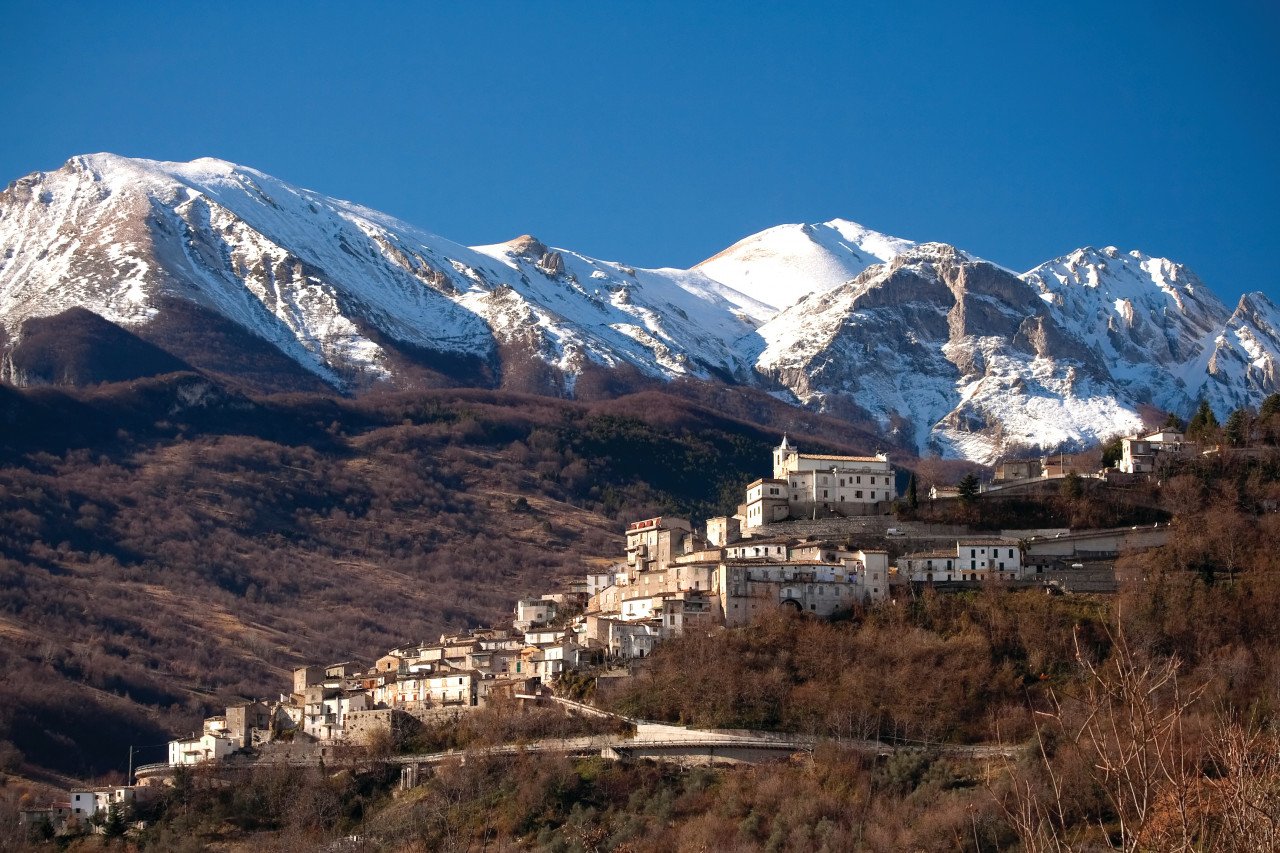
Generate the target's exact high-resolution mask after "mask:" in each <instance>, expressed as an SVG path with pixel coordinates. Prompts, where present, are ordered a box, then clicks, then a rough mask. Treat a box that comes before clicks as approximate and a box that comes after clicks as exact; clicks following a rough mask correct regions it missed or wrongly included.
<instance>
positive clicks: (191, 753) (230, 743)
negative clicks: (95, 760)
mask: <svg viewBox="0 0 1280 853" xmlns="http://www.w3.org/2000/svg"><path fill="white" fill-rule="evenodd" d="M236 749H237V744H236V742H235V740H234V739H232V738H230V737H223V736H220V735H216V734H212V733H210V732H205V733H204V734H202V735H201V736H200V737H198V738H190V739H186V740H171V741H169V764H170V765H172V766H174V767H177V766H179V765H192V764H204V763H205V762H207V761H221V760H222V759H224V758H226V757H227V756H228V755H230V754H231V753H233V752H235V751H236ZM74 805H75V804H74V803H73V804H72V807H73V808H74Z"/></svg>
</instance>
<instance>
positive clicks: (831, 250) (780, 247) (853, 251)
mask: <svg viewBox="0 0 1280 853" xmlns="http://www.w3.org/2000/svg"><path fill="white" fill-rule="evenodd" d="M914 245H915V244H914V243H912V242H911V241H909V240H903V239H900V238H898V237H890V236H888V235H885V234H881V233H880V232H878V231H872V230H871V229H869V228H865V227H863V226H861V225H859V224H858V223H856V222H851V221H849V220H847V219H833V220H831V221H830V222H822V223H817V224H810V225H805V224H791V225H778V226H775V227H773V228H768V229H766V230H764V231H761V232H759V233H758V234H753V235H751V236H750V237H746V238H744V239H742V240H739V241H738V242H737V243H734V244H733V245H732V246H730V247H729V248H727V249H725V250H724V251H722V252H719V253H718V254H715V255H713V256H712V257H710V258H708V259H707V260H705V261H703V262H702V263H700V264H697V265H696V266H695V267H694V269H695V270H697V271H698V272H701V273H703V274H704V275H706V276H708V277H710V278H712V279H715V280H716V281H719V282H721V283H722V284H725V285H727V286H729V287H732V288H734V289H735V290H737V291H739V292H741V293H745V294H746V295H747V296H750V297H751V298H753V299H755V300H757V301H759V302H763V303H765V304H766V305H770V306H773V308H775V309H776V310H781V309H783V308H787V307H788V306H790V305H794V304H795V303H796V302H798V301H800V300H801V299H802V298H804V297H805V296H808V295H809V294H811V293H822V292H825V291H827V290H830V289H832V288H834V287H837V286H838V285H841V284H843V283H844V282H846V281H849V280H850V279H852V278H855V277H857V276H858V275H859V274H860V273H862V272H863V270H865V269H866V268H867V267H869V266H872V265H873V264H877V263H882V262H885V261H889V260H891V259H893V258H894V257H895V256H897V255H898V254H901V253H902V252H904V251H906V250H907V249H909V248H911V247H912V246H914Z"/></svg>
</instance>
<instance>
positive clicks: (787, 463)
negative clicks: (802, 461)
mask: <svg viewBox="0 0 1280 853" xmlns="http://www.w3.org/2000/svg"><path fill="white" fill-rule="evenodd" d="M799 455H800V451H799V450H797V449H796V448H794V447H792V446H791V443H790V442H789V441H787V434H786V433H785V432H784V433H783V434H782V444H779V445H778V446H777V447H775V448H774V449H773V478H774V479H775V480H783V479H786V476H787V472H788V471H794V470H796V460H797V458H798V457H799Z"/></svg>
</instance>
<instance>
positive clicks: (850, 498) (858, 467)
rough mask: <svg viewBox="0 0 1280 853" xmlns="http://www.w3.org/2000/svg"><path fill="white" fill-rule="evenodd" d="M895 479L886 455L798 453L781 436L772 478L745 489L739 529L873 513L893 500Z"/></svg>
mask: <svg viewBox="0 0 1280 853" xmlns="http://www.w3.org/2000/svg"><path fill="white" fill-rule="evenodd" d="M896 476H897V475H896V472H895V470H894V468H893V465H892V464H890V462H889V457H888V456H887V455H886V454H883V453H877V454H876V455H874V456H838V455H833V454H825V453H801V452H800V450H799V448H797V447H794V446H793V445H792V444H791V442H790V441H789V440H788V439H787V437H786V436H785V435H784V436H783V437H782V443H781V444H779V445H778V446H777V447H776V448H774V450H773V476H772V477H769V478H762V479H760V480H756V481H755V482H754V483H751V484H750V485H748V486H747V491H746V502H745V503H744V504H743V505H742V507H741V509H740V511H739V512H740V515H741V517H742V529H743V530H744V532H745V531H750V530H753V529H755V528H758V527H760V526H762V525H765V524H772V523H774V522H778V521H782V520H784V519H787V518H808V517H810V516H813V515H817V514H819V513H821V514H837V515H867V514H871V513H874V512H876V511H877V507H878V506H879V505H882V504H884V503H885V502H888V501H893V500H896V499H897V497H898V489H897V484H896Z"/></svg>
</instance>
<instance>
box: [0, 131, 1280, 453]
mask: <svg viewBox="0 0 1280 853" xmlns="http://www.w3.org/2000/svg"><path fill="white" fill-rule="evenodd" d="M70 309H85V310H87V311H89V312H92V313H93V314H95V315H97V316H98V317H100V318H102V319H103V320H105V321H109V322H110V323H111V324H115V325H116V326H118V327H120V328H122V329H124V330H126V332H127V334H125V335H116V334H114V333H112V332H111V331H110V329H106V328H104V327H102V325H101V324H95V323H93V322H91V321H89V320H88V319H87V318H85V317H84V316H83V315H80V314H74V313H67V312H68V311H69V310H70ZM42 318H49V319H48V322H44V323H43V325H41V324H39V323H38V324H37V325H35V326H32V325H30V322H29V321H32V320H41V319H42ZM68 318H70V319H68ZM32 330H38V332H39V336H40V337H39V340H38V341H37V340H35V339H33V331H32ZM85 330H89V331H85ZM77 335H80V336H86V335H87V336H88V337H89V338H91V340H89V341H88V343H82V345H80V346H78V347H70V348H67V347H63V346H61V341H62V339H63V338H64V337H66V336H72V337H74V336H77ZM135 339H140V340H141V341H142V342H147V343H149V344H151V345H153V348H151V349H148V348H147V347H144V346H142V345H141V344H139V343H130V344H129V346H128V347H127V348H125V349H127V350H128V351H129V352H138V353H146V359H144V360H145V361H146V363H147V365H148V366H147V367H146V368H145V369H146V370H151V371H155V370H159V369H160V368H161V367H162V366H164V365H169V364H178V363H182V364H185V365H191V366H194V367H196V368H200V369H205V370H211V371H215V372H218V373H222V374H232V375H236V376H238V377H240V378H241V379H242V380H244V381H245V382H246V383H248V384H250V385H252V386H254V387H259V388H265V389H271V390H275V389H279V388H311V389H314V388H324V387H328V388H332V389H335V390H342V391H358V390H360V389H362V388H366V387H372V386H379V385H385V384H392V385H399V386H409V387H411V386H420V385H424V384H441V383H453V384H481V385H503V386H505V387H510V388H516V389H520V390H532V391H538V392H540V393H551V394H573V393H574V391H575V384H576V382H577V380H578V377H580V376H582V375H584V374H585V373H592V375H596V374H598V372H599V371H600V370H605V371H609V370H617V371H619V372H620V373H628V374H629V375H638V376H648V377H654V378H661V379H672V378H678V377H693V378H700V379H706V380H715V381H721V382H725V383H728V384H748V385H757V386H761V387H765V388H768V389H770V390H772V391H773V392H774V393H775V394H777V395H778V396H781V397H784V398H787V399H791V400H794V401H795V402H797V403H798V404H801V405H805V406H808V407H812V408H815V409H819V410H822V411H826V412H829V413H833V414H838V415H844V416H849V417H856V418H859V419H863V418H866V417H868V416H870V417H872V418H874V419H875V420H876V421H878V422H879V423H880V425H881V427H882V428H883V429H884V430H885V431H886V433H888V434H889V436H891V440H892V441H894V442H895V443H901V444H902V445H904V446H910V447H915V448H917V449H920V450H926V449H931V450H935V451H937V452H940V453H942V454H945V455H949V456H963V457H966V458H970V459H977V460H989V459H992V458H993V457H995V456H996V455H999V454H1000V453H1003V452H1006V451H1008V450H1010V449H1015V448H1032V447H1042V448H1056V447H1059V446H1064V445H1065V446H1071V445H1083V444H1087V443H1089V442H1092V441H1096V440H1098V439H1100V438H1105V437H1107V436H1109V435H1113V434H1115V433H1118V432H1122V431H1128V430H1132V429H1137V428H1138V427H1139V426H1140V418H1139V416H1138V414H1137V413H1138V411H1139V408H1140V407H1142V406H1147V405H1150V406H1155V407H1158V408H1162V409H1166V410H1172V411H1176V412H1181V413H1185V412H1187V411H1189V410H1190V409H1191V408H1192V407H1193V406H1194V405H1195V403H1196V402H1197V401H1198V400H1199V399H1200V398H1201V397H1204V398H1206V399H1208V400H1209V401H1210V402H1211V403H1212V404H1213V406H1214V407H1215V409H1216V410H1217V411H1218V413H1219V415H1220V416H1222V417H1225V416H1226V414H1227V412H1228V411H1229V410H1230V409H1232V408H1235V407H1237V406H1240V405H1245V404H1253V405H1256V404H1257V403H1258V402H1260V400H1261V399H1262V398H1263V397H1264V396H1265V395H1267V394H1270V393H1273V392H1274V391H1276V390H1277V389H1278V384H1280V369H1278V364H1280V309H1277V308H1276V306H1275V305H1273V304H1272V303H1271V302H1270V301H1269V300H1268V299H1267V298H1266V297H1265V296H1263V295H1262V294H1258V293H1254V294H1248V295H1246V296H1244V297H1243V298H1241V300H1240V302H1239V304H1238V305H1237V307H1236V309H1235V311H1234V312H1232V311H1229V310H1228V309H1227V308H1226V306H1224V305H1223V304H1222V303H1221V302H1220V301H1219V300H1218V298H1217V297H1216V296H1214V294H1213V293H1212V292H1210V291H1209V289H1208V288H1207V287H1206V286H1205V285H1204V283H1203V282H1201V281H1200V279H1199V278H1197V277H1196V276H1195V275H1194V274H1193V273H1192V272H1191V271H1189V270H1187V269H1186V268H1185V267H1183V266H1181V265H1179V264H1176V263H1174V262H1172V261H1169V260H1166V259H1162V258H1152V257H1149V256H1147V255H1144V254H1142V253H1140V252H1130V253H1121V252H1119V251H1118V250H1116V249H1114V248H1110V247H1108V248H1105V249H1101V250H1096V249H1090V248H1085V249H1080V250H1077V251H1075V252H1072V253H1070V254H1068V255H1065V256H1063V257H1061V258H1057V259H1055V260H1052V261H1049V262H1046V263H1044V264H1042V265H1040V266H1038V267H1036V268H1035V269H1033V270H1031V271H1029V272H1027V273H1025V274H1023V275H1016V274H1014V273H1012V272H1010V271H1008V270H1006V269H1004V268H1002V267H1000V266H997V265H995V264H992V263H989V262H986V261H983V260H981V259H977V258H974V257H971V256H969V255H967V254H965V253H964V252H962V251H960V250H958V249H956V248H954V247H952V246H948V245H945V244H941V243H922V244H917V243H913V242H911V241H907V240H902V239H899V238H894V237H889V236H887V235H884V234H880V233H878V232H874V231H871V230H869V229H866V228H863V227H862V226H860V225H857V224H856V223H852V222H849V221H847V220H839V219H837V220H832V221H830V222H826V223H820V224H816V225H784V226H778V227H777V228H771V229H769V230H767V231H764V232H761V233H760V234H757V235H754V236H752V237H748V238H746V239H744V240H742V241H740V242H739V243H737V244H735V245H734V246H731V247H729V248H728V249H726V250H724V251H723V252H721V253H719V254H717V255H715V256H713V257H712V258H710V259H708V260H707V261H705V262H703V263H702V264H699V265H698V266H696V267H695V268H693V269H690V270H680V269H648V270H647V269H637V268H635V267H631V266H627V265H624V264H620V263H615V262H608V261H600V260H597V259H593V258H589V257H586V256H585V255H581V254H578V253H575V252H572V251H569V250H567V249H563V248H555V247H550V246H547V245H545V244H544V243H542V242H541V241H539V240H537V239H536V238H534V237H532V236H529V235H526V236H523V237H519V238H517V239H515V240H512V241H510V242H508V243H499V244H495V245H490V246H479V247H473V248H467V247H465V246H461V245H458V244H456V243H453V242H451V241H449V240H446V239H444V238H441V237H438V236H436V235H433V234H429V233H427V232H424V231H422V230H420V229H417V228H414V227H412V226H410V225H407V224H405V223H403V222H400V221H398V220H396V219H394V218H392V217H389V216H386V215H384V214H380V213H378V212H376V211H372V210H369V209H367V208H363V207H360V206H358V205H354V204H351V203H349V202H344V201H338V200H335V199H331V198H327V197H325V196H322V195H320V194H318V193H314V192H310V191H308V190H303V189H299V188H297V187H293V186H290V185H288V184H286V183H284V182H281V181H278V180H276V179H274V178H272V177H271V176H269V175H265V174H263V173H261V172H257V171H255V170H253V169H247V168H244V167H241V166H236V165H234V164H231V163H226V162H223V161H220V160H197V161H194V162H191V163H159V162H154V161H146V160H129V159H125V158H121V157H116V156H113V155H109V154H98V155H89V156H83V157H76V158H73V159H72V160H71V161H69V162H68V163H67V164H66V165H65V166H63V167H62V168H61V169H59V170H57V171H54V172H49V173H36V174H33V175H30V176H28V177H26V178H22V179H21V180H18V181H15V182H14V183H13V184H11V185H10V186H9V187H8V188H7V189H6V190H4V192H3V193H0V351H2V352H0V364H3V365H7V366H8V367H7V371H6V374H5V375H6V377H7V378H8V379H9V380H11V381H12V380H19V381H31V382H36V381H97V380H96V379H95V377H98V376H99V375H100V374H99V372H96V371H95V370H94V369H92V365H93V364H94V363H96V362H98V361H100V357H99V356H98V355H96V353H100V352H102V351H104V350H103V348H104V347H107V348H113V349H120V347H112V345H111V344H110V342H111V341H134V340H135ZM55 344H57V345H55ZM121 346H123V344H122V345H121ZM156 348H158V349H156ZM67 353H74V358H73V357H72V356H71V355H67ZM165 353H167V354H170V355H172V356H174V357H175V358H174V360H173V361H167V360H166V358H165V357H163V355H164V354H165ZM37 356H38V357H37ZM135 360H136V359H135ZM127 361H129V359H128V358H124V359H123V361H121V359H116V360H115V361H113V362H112V367H111V370H110V371H108V372H107V373H104V374H101V375H103V376H106V375H110V376H112V377H119V376H128V375H130V374H131V370H130V366H129V365H128V364H125V363H123V362H127ZM73 362H74V363H73ZM23 365H27V366H26V367H23ZM139 370H142V368H139ZM50 377H53V379H50Z"/></svg>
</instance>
